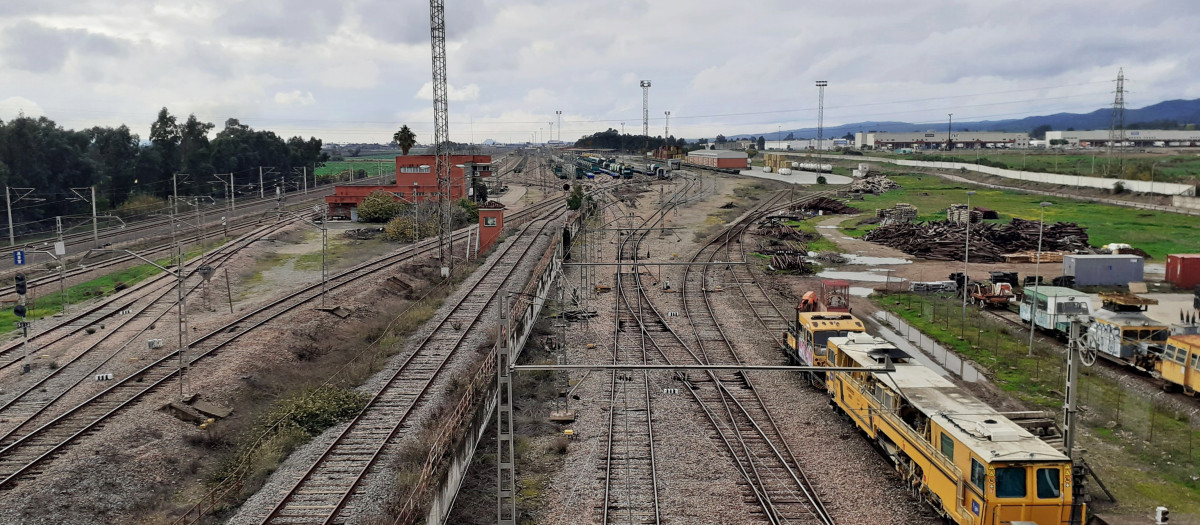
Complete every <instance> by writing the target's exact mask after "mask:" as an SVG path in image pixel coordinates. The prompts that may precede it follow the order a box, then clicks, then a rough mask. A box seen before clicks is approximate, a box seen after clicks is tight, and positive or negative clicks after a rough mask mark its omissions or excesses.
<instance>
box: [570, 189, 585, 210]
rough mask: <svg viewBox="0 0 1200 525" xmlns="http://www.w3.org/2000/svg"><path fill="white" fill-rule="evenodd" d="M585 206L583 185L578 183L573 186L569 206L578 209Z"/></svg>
mask: <svg viewBox="0 0 1200 525" xmlns="http://www.w3.org/2000/svg"><path fill="white" fill-rule="evenodd" d="M582 207H583V186H580V185H578V184H576V185H575V187H574V188H571V196H569V197H567V208H568V209H571V210H578V209H579V208H582Z"/></svg>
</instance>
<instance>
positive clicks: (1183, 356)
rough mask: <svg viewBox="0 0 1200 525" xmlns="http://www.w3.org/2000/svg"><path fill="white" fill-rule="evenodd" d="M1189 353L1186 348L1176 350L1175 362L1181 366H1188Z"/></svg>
mask: <svg viewBox="0 0 1200 525" xmlns="http://www.w3.org/2000/svg"><path fill="white" fill-rule="evenodd" d="M1187 358H1188V352H1187V349H1186V348H1177V349H1175V362H1176V363H1179V364H1181V365H1182V364H1187Z"/></svg>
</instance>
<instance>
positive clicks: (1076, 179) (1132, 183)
mask: <svg viewBox="0 0 1200 525" xmlns="http://www.w3.org/2000/svg"><path fill="white" fill-rule="evenodd" d="M862 160H871V161H876V162H890V163H892V164H898V165H900V166H914V167H921V168H938V169H944V170H959V169H966V170H968V171H974V172H978V173H986V174H988V175H995V176H997V177H1004V178H1006V179H1016V180H1027V181H1033V182H1041V183H1045V184H1056V185H1059V186H1075V187H1079V188H1099V189H1104V190H1111V189H1112V188H1113V184H1114V183H1116V182H1118V181H1119V182H1121V184H1124V185H1125V189H1126V190H1129V191H1132V192H1137V193H1155V194H1159V195H1195V193H1196V188H1195V187H1193V186H1192V185H1190V184H1177V183H1173V182H1153V181H1145V180H1124V179H1108V178H1104V177H1086V176H1082V175H1062V174H1059V173H1040V172H1033V171H1020V170H1009V169H1003V168H993V167H991V166H980V165H978V164H967V163H963V162H926V161H923V160H907V159H886V158H882V157H862Z"/></svg>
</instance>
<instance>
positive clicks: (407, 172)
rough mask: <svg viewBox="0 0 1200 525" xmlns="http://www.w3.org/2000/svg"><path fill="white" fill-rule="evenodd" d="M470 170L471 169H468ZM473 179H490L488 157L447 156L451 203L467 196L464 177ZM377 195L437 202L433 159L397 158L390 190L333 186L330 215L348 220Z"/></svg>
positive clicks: (370, 187)
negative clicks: (384, 194) (448, 157)
mask: <svg viewBox="0 0 1200 525" xmlns="http://www.w3.org/2000/svg"><path fill="white" fill-rule="evenodd" d="M468 168H470V169H468ZM468 175H471V176H472V177H475V178H480V177H491V176H492V157H491V155H451V156H450V199H451V200H458V199H461V198H463V197H466V196H467V176H468ZM376 191H386V192H388V193H391V194H392V195H395V196H396V199H397V200H403V201H406V202H423V201H426V200H434V199H437V194H438V184H437V170H436V168H435V157H434V156H433V155H412V156H399V157H396V184H395V185H391V186H356V185H347V186H335V187H334V188H333V195H330V196H328V197H325V204H326V205H327V206H329V215H330V216H333V217H350V216H352V215H353V212H352V210H353V209H354V208H357V207H358V205H359V203H361V202H362V201H363V199H364V198H366V196H367V195H370V194H371V193H373V192H376Z"/></svg>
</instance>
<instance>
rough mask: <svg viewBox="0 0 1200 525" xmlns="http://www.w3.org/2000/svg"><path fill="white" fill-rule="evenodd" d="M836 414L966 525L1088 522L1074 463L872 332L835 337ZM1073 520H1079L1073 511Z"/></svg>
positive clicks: (832, 380) (915, 487)
mask: <svg viewBox="0 0 1200 525" xmlns="http://www.w3.org/2000/svg"><path fill="white" fill-rule="evenodd" d="M828 355H829V359H830V361H831V362H832V364H833V365H834V366H838V367H879V366H881V365H882V364H883V363H884V362H885V356H886V357H888V358H891V360H892V362H893V363H895V366H896V370H895V371H894V372H891V373H887V374H873V373H869V372H830V373H829V379H828V381H826V388H827V389H828V391H829V394H830V396H831V397H832V401H831V402H832V404H833V405H834V407H835V408H836V409H838V410H839V411H841V412H843V413H845V414H846V415H847V416H848V417H849V419H850V420H851V421H853V422H854V424H855V425H856V426H857V427H858V428H859V429H860V430H861V431H862V432H863V433H865V434H866V435H867V436H868V437H869V438H871V439H874V440H875V441H876V442H877V444H878V445H879V448H880V449H881V450H883V451H884V453H885V454H886V455H887V457H888V458H889V459H890V460H891V461H892V463H893V465H894V466H895V467H896V470H897V471H899V472H900V474H901V477H902V478H903V479H904V480H905V482H906V483H908V485H909V489H910V491H911V492H912V493H913V494H915V495H918V496H919V497H920V498H921V499H922V500H924V501H928V502H929V503H930V505H931V506H932V507H933V508H934V509H936V510H937V511H938V512H939V513H941V514H942V515H943V516H944V517H946V518H947V519H949V520H951V521H953V522H954V523H958V524H960V525H967V524H972V525H983V524H987V525H999V524H1004V525H1008V524H1010V523H1028V524H1038V525H1051V524H1054V525H1063V524H1068V523H1083V522H1084V519H1083V518H1084V514H1085V511H1086V509H1085V508H1084V506H1083V505H1082V504H1081V505H1080V506H1079V507H1078V508H1073V506H1072V502H1073V498H1072V489H1071V487H1072V482H1073V481H1074V480H1072V468H1071V467H1072V463H1071V460H1070V458H1068V457H1067V456H1066V455H1064V454H1063V453H1062V452H1060V451H1059V450H1057V449H1055V448H1053V447H1051V446H1050V445H1048V444H1047V443H1046V442H1044V441H1042V440H1041V439H1039V438H1038V437H1036V436H1034V435H1033V434H1031V433H1029V431H1027V430H1025V429H1024V428H1022V427H1021V426H1019V425H1017V424H1016V423H1014V422H1012V421H1011V420H1009V419H1008V418H1007V417H1005V416H1004V415H1002V414H1000V413H999V412H997V411H996V410H995V409H993V408H992V407H990V406H988V405H987V404H986V403H984V402H982V401H980V400H978V399H976V398H975V397H974V396H971V395H970V394H968V393H967V392H966V391H964V390H963V389H961V388H959V387H957V386H955V385H954V384H953V383H951V382H950V381H949V380H947V379H946V378H945V377H942V376H940V375H938V373H937V372H935V371H934V370H931V369H929V368H926V367H925V366H924V365H922V364H920V363H918V362H916V361H915V360H910V357H909V356H908V354H906V353H905V352H904V351H902V350H900V349H898V348H896V347H895V346H893V345H892V344H890V343H888V342H886V341H884V340H882V339H879V338H875V337H871V336H869V335H867V334H852V335H850V336H849V337H835V338H832V339H830V340H829V354H828ZM1073 512H1074V513H1075V520H1076V521H1072V519H1071V517H1072V513H1073Z"/></svg>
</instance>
